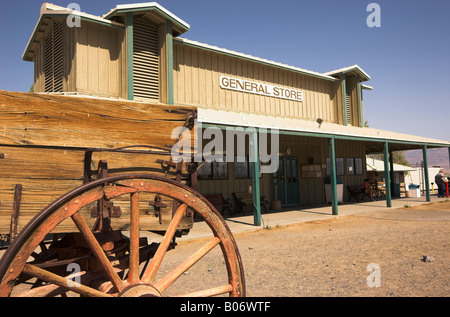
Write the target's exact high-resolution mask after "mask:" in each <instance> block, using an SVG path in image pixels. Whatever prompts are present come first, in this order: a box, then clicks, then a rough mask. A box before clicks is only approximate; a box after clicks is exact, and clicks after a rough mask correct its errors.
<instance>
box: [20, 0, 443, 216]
mask: <svg viewBox="0 0 450 317" xmlns="http://www.w3.org/2000/svg"><path fill="white" fill-rule="evenodd" d="M68 21H72V22H77V21H79V22H80V23H79V25H71V24H70V23H68ZM189 28H190V26H189V24H188V23H186V22H185V21H183V20H182V19H180V18H179V17H177V16H176V15H174V14H173V13H171V12H169V11H168V10H166V9H165V8H163V7H161V6H160V5H159V4H157V3H154V2H151V3H140V4H128V5H118V6H116V7H115V8H114V9H112V10H111V11H109V12H108V13H106V14H105V15H104V16H102V17H100V16H94V15H90V14H88V13H82V12H77V11H72V10H69V9H67V8H63V7H59V6H55V5H52V4H47V3H45V4H43V5H42V8H41V13H40V17H39V19H38V21H37V24H36V27H35V29H34V30H33V32H32V34H31V37H30V40H29V42H28V44H27V46H26V48H25V51H24V53H23V59H24V60H25V61H30V62H33V63H34V92H38V93H51V94H65V95H73V96H92V97H101V98H112V99H119V100H134V101H142V102H146V103H154V104H165V105H177V106H194V107H196V108H197V119H198V122H200V123H201V124H202V127H203V128H207V127H212V126H214V127H219V128H221V129H226V127H254V128H256V131H257V132H256V133H258V131H259V130H261V129H277V130H278V131H279V137H280V139H279V140H280V146H279V158H280V167H279V169H278V171H277V172H275V173H272V174H262V175H260V177H255V175H259V167H260V166H259V163H249V161H251V158H250V157H249V156H250V155H251V153H250V152H247V153H245V158H244V159H245V162H240V160H238V158H237V157H236V160H235V161H234V162H229V161H228V162H222V163H220V162H215V163H206V164H204V165H203V166H202V167H201V169H200V170H199V171H198V175H199V182H198V186H197V190H198V191H199V192H200V193H202V194H214V193H221V194H222V195H223V196H224V197H225V198H229V199H233V196H232V194H233V193H236V192H246V191H248V190H249V188H250V186H251V187H252V193H253V197H254V201H255V203H254V212H255V223H256V224H258V222H259V215H260V212H261V206H260V204H259V199H257V198H259V197H260V196H265V197H266V199H267V200H268V201H269V203H270V202H271V201H273V200H275V199H277V200H279V201H280V202H281V205H282V206H291V205H300V204H302V205H303V204H308V205H315V204H324V203H326V197H325V189H324V180H325V179H326V178H327V176H329V177H328V178H329V180H330V183H331V188H332V190H331V191H332V196H333V199H332V203H331V209H332V212H333V213H334V214H337V213H338V199H337V190H336V183H337V182H338V181H339V180H342V183H343V185H344V186H353V185H359V184H361V183H362V182H363V180H364V179H365V178H366V177H367V176H368V174H367V169H366V155H367V154H370V153H384V154H385V155H384V158H385V161H384V164H385V169H384V173H385V177H384V178H385V180H386V186H387V188H388V190H387V197H386V203H387V205H388V206H389V205H390V203H391V202H390V199H391V193H390V186H391V185H392V186H393V185H394V184H391V178H390V177H389V176H390V171H389V166H392V161H390V160H389V157H390V156H389V153H391V152H393V151H399V150H410V149H422V150H423V156H424V162H425V164H426V162H427V149H428V148H434V147H447V148H449V147H450V142H448V141H442V140H434V139H429V138H424V137H420V136H412V135H405V134H400V133H396V132H390V131H382V130H377V129H373V128H367V127H364V122H365V120H367V118H365V117H364V106H363V100H364V94H365V93H376V92H373V91H372V92H371V91H370V90H372V87H370V86H369V85H368V84H367V83H368V81H369V80H370V76H369V75H368V74H367V73H366V72H365V71H364V70H363V69H362V68H361V67H359V66H358V65H352V66H348V67H343V68H341V69H338V70H333V71H329V72H327V73H319V72H314V71H309V70H305V69H301V68H298V67H292V66H289V65H285V64H282V63H279V62H273V61H269V60H265V59H261V58H257V57H254V56H250V55H246V54H243V53H239V52H235V51H230V50H227V49H223V48H218V47H216V46H212V45H208V44H204V43H199V42H196V41H192V40H188V39H186V38H184V37H182V36H183V35H185V34H186V33H188V30H189ZM262 55H263V54H262ZM94 102H95V101H94ZM254 140H257V138H255V139H254ZM252 146H254V147H257V146H258V144H257V142H256V144H255V142H253V143H252ZM427 177H428V176H427ZM429 192H430V191H429V188H427V197H428V199H429V195H430V193H429ZM343 196H344V197H343V200H344V201H348V199H349V197H348V192H347V191H346V190H344V193H343Z"/></svg>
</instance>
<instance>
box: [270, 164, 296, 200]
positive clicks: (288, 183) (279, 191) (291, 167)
mask: <svg viewBox="0 0 450 317" xmlns="http://www.w3.org/2000/svg"><path fill="white" fill-rule="evenodd" d="M298 175H299V173H298V159H297V157H290V156H287V157H286V156H283V157H280V164H279V167H278V170H277V171H276V172H274V173H273V176H272V199H274V200H276V199H277V200H280V201H281V204H282V205H294V204H299V203H300V182H299V179H298Z"/></svg>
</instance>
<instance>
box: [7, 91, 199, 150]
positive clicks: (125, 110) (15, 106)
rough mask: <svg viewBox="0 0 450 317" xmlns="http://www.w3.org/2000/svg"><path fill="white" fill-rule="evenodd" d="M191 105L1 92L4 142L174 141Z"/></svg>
mask: <svg viewBox="0 0 450 317" xmlns="http://www.w3.org/2000/svg"><path fill="white" fill-rule="evenodd" d="M193 110H194V109H193V108H180V107H169V106H163V105H152V104H146V103H137V102H128V101H113V100H105V99H90V98H79V97H73V96H72V97H69V96H56V95H42V94H28V93H15V92H6V91H0V116H1V117H2V121H1V123H0V131H2V133H1V134H0V144H4V145H42V146H61V147H80V148H86V147H96V148H111V147H122V146H129V145H137V144H141V145H159V146H165V145H172V144H174V143H175V142H174V140H173V139H171V133H172V130H173V129H175V128H176V127H180V126H182V125H183V123H184V122H185V120H186V114H187V113H188V112H189V111H193Z"/></svg>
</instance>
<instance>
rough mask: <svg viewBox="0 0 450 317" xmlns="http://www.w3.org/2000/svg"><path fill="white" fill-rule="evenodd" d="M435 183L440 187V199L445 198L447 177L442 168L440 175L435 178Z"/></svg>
mask: <svg viewBox="0 0 450 317" xmlns="http://www.w3.org/2000/svg"><path fill="white" fill-rule="evenodd" d="M434 182H435V183H436V185H437V187H438V197H445V175H444V169H443V168H441V169H440V170H439V173H437V174H436V176H435V177H434Z"/></svg>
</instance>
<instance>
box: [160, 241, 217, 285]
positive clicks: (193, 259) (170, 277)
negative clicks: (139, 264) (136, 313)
mask: <svg viewBox="0 0 450 317" xmlns="http://www.w3.org/2000/svg"><path fill="white" fill-rule="evenodd" d="M219 243H220V239H219V238H217V237H214V238H212V239H211V240H210V241H209V242H208V243H207V244H206V245H204V246H203V247H201V248H200V249H199V250H197V252H195V253H194V254H192V255H191V256H190V257H189V258H187V259H186V260H185V261H184V262H183V263H181V264H180V265H178V266H177V268H175V270H173V271H172V272H170V273H169V274H167V275H166V276H164V277H163V278H162V279H160V280H159V281H158V282H156V283H155V284H154V286H155V287H156V288H157V289H158V291H159V292H160V293H162V292H164V291H165V290H166V289H167V288H168V287H169V286H170V285H171V284H172V283H173V282H175V280H176V279H177V278H179V277H180V276H181V274H183V273H184V272H186V271H187V270H188V269H189V268H190V267H192V266H193V265H194V264H195V263H197V262H198V261H199V260H200V259H201V258H202V257H204V256H205V255H206V254H207V253H208V252H209V251H211V250H212V249H213V248H214V247H215V246H216V245H218V244H219Z"/></svg>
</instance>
